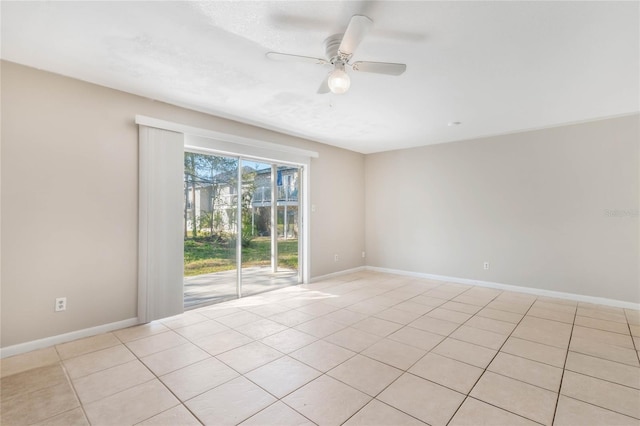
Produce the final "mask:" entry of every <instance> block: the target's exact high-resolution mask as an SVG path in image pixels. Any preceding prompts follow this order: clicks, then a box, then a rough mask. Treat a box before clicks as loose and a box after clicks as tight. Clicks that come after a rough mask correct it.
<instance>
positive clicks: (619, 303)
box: [366, 266, 640, 310]
mask: <svg viewBox="0 0 640 426" xmlns="http://www.w3.org/2000/svg"><path fill="white" fill-rule="evenodd" d="M366 269H367V270H368V271H375V272H385V273H388V274H396V275H405V276H409V277H416V278H427V279H431V280H438V281H448V282H452V283H458V284H468V285H475V286H478V287H488V288H496V289H499V290H507V291H513V292H517V293H526V294H532V295H535V296H546V297H555V298H557V299H567V300H575V301H577V302H585V303H593V304H595V305H605V306H614V307H616V308H625V309H635V310H640V303H633V302H625V301H623V300H615V299H607V298H605V297H596V296H586V295H583V294H576V293H565V292H562V291H553V290H545V289H542V288H533V287H522V286H517V285H512V284H500V283H494V282H491V281H480V280H472V279H468V278H458V277H448V276H444V275H434V274H425V273H421V272H411V271H402V270H399V269H390V268H379V267H377V266H367V267H366Z"/></svg>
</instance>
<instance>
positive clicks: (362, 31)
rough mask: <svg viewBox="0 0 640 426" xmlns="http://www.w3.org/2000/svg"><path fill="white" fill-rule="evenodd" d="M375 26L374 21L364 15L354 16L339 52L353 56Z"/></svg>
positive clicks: (343, 37)
mask: <svg viewBox="0 0 640 426" xmlns="http://www.w3.org/2000/svg"><path fill="white" fill-rule="evenodd" d="M371 25H373V21H372V20H371V19H369V18H367V17H366V16H363V15H353V16H352V17H351V21H349V26H348V27H347V31H345V32H344V36H342V42H341V43H340V47H339V48H338V51H339V52H340V53H342V54H344V55H347V56H351V55H353V52H354V51H355V50H356V48H357V47H358V45H359V44H360V42H361V41H362V39H363V38H364V36H366V35H367V33H368V32H369V30H370V29H371Z"/></svg>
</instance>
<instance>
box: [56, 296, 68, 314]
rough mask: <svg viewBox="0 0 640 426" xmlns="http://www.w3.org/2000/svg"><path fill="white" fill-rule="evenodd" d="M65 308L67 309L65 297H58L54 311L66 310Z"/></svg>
mask: <svg viewBox="0 0 640 426" xmlns="http://www.w3.org/2000/svg"><path fill="white" fill-rule="evenodd" d="M66 310H67V298H66V297H58V298H57V299H56V312H60V311H66Z"/></svg>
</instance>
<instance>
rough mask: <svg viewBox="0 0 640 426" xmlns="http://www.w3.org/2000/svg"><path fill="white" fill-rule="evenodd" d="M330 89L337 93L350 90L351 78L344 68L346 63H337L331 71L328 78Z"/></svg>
mask: <svg viewBox="0 0 640 426" xmlns="http://www.w3.org/2000/svg"><path fill="white" fill-rule="evenodd" d="M327 84H328V85H329V89H330V90H331V91H332V92H333V93H335V94H338V95H340V94H342V93H344V92H346V91H347V90H349V86H350V85H351V79H350V78H349V74H347V73H346V72H345V70H344V64H336V69H335V70H333V71H331V73H330V74H329V78H328V80H327Z"/></svg>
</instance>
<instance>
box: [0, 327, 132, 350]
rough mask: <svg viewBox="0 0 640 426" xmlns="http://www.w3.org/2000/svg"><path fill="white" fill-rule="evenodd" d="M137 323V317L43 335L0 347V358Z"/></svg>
mask: <svg viewBox="0 0 640 426" xmlns="http://www.w3.org/2000/svg"><path fill="white" fill-rule="evenodd" d="M139 323H140V322H139V321H138V318H129V319H126V320H122V321H117V322H112V323H109V324H103V325H98V326H96V327H91V328H85V329H83V330H76V331H72V332H70V333H64V334H58V335H57V336H51V337H45V338H44V339H38V340H32V341H30V342H24V343H19V344H17V345H13V346H7V347H6V348H0V358H6V357H9V356H13V355H19V354H22V353H25V352H29V351H33V350H36V349H42V348H47V347H49V346H53V345H59V344H60V343H66V342H71V341H72V340H76V339H81V338H83V337H91V336H95V335H97V334H102V333H108V332H109V331H113V330H118V329H120V328H125V327H131V326H132V325H137V324H139Z"/></svg>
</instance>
